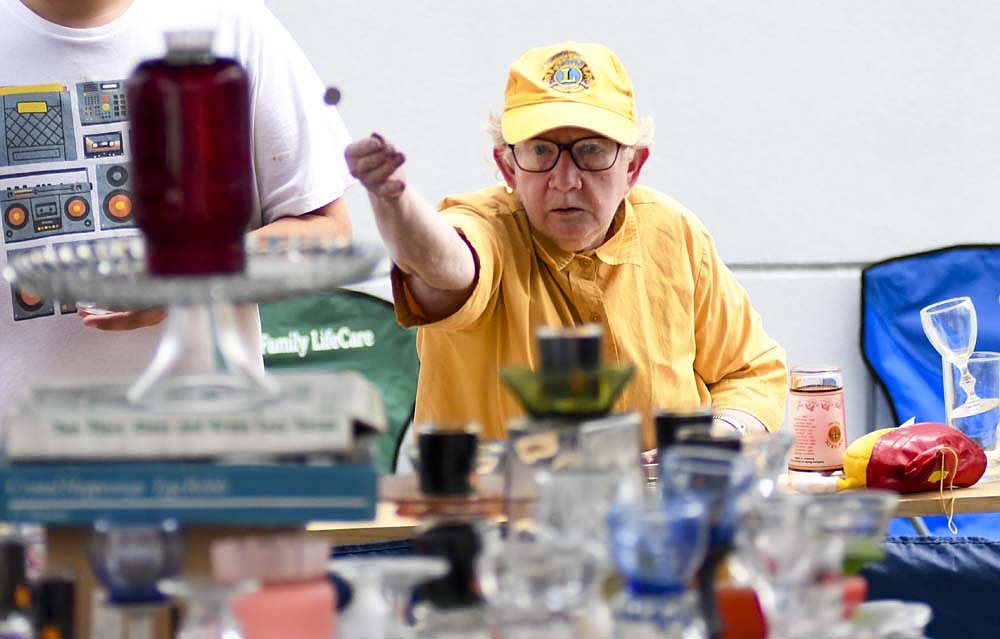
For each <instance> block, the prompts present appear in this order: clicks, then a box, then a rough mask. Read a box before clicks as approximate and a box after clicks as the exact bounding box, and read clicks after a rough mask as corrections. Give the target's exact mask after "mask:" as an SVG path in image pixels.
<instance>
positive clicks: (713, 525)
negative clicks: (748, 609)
mask: <svg viewBox="0 0 1000 639" xmlns="http://www.w3.org/2000/svg"><path fill="white" fill-rule="evenodd" d="M660 483H661V485H662V487H663V496H664V499H665V500H668V501H669V500H671V499H677V498H688V499H697V500H698V501H700V502H701V503H702V504H703V505H704V506H705V509H706V511H707V513H706V518H707V520H708V529H709V533H708V547H707V549H706V553H705V558H704V561H703V562H702V564H701V566H700V567H699V568H698V571H697V577H698V593H699V594H698V598H699V605H700V607H701V611H702V616H703V617H704V619H705V624H706V626H707V628H708V635H709V637H710V638H711V639H717V638H719V637H722V634H723V627H722V619H721V618H720V617H719V614H718V610H717V609H716V606H715V574H716V572H717V571H718V567H719V565H720V564H721V563H722V562H723V561H724V560H725V558H726V556H727V555H728V554H729V553H730V552H731V551H732V548H733V541H734V538H735V535H736V529H737V527H738V526H739V523H740V519H741V517H742V514H743V512H744V511H745V509H746V504H747V503H748V501H749V498H750V496H751V494H752V493H753V491H754V490H755V479H754V465H753V462H752V461H751V460H750V459H749V458H748V457H746V456H744V455H741V454H740V453H739V452H738V451H735V450H726V449H724V448H721V447H709V446H696V445H687V444H681V445H678V446H674V447H672V448H670V449H669V450H667V452H666V454H665V455H664V456H663V457H662V458H660Z"/></svg>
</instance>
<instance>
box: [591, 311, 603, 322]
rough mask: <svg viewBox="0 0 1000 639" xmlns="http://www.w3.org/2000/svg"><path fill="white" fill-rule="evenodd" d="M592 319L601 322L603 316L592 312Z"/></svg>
mask: <svg viewBox="0 0 1000 639" xmlns="http://www.w3.org/2000/svg"><path fill="white" fill-rule="evenodd" d="M590 321H591V322H600V321H601V316H600V315H598V314H597V313H591V314H590Z"/></svg>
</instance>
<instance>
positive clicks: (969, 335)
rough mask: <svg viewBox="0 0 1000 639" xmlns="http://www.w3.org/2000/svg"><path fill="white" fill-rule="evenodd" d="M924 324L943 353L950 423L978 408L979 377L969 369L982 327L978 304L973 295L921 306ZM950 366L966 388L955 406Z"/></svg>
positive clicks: (961, 384)
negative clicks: (977, 316) (954, 369)
mask: <svg viewBox="0 0 1000 639" xmlns="http://www.w3.org/2000/svg"><path fill="white" fill-rule="evenodd" d="M920 324H921V326H923V329H924V334H925V335H926V336H927V339H928V340H930V343H931V345H932V346H934V350H936V351H937V352H938V354H940V355H941V359H942V371H943V376H944V386H945V408H946V409H947V411H948V412H947V414H948V423H949V424H950V423H951V421H952V414H953V413H954V412H960V411H964V412H966V413H968V414H973V413H975V412H977V411H978V408H979V403H980V402H979V397H978V396H977V395H976V380H975V378H974V377H973V376H972V374H971V373H970V372H969V368H968V361H969V356H970V355H971V354H972V351H973V350H975V347H976V334H977V330H978V325H977V320H976V307H975V306H974V305H973V304H972V299H971V298H969V297H954V298H951V299H947V300H944V301H941V302H936V303H934V304H931V305H929V306H925V307H924V308H922V309H920ZM950 365H954V366H956V367H957V368H958V370H959V385H960V386H961V388H962V390H963V391H965V395H966V399H965V402H964V403H963V404H962V405H961V406H959V407H958V408H956V409H953V408H952V404H953V399H952V395H953V394H954V388H953V387H952V385H951V383H950V381H951V371H950V370H949V367H950Z"/></svg>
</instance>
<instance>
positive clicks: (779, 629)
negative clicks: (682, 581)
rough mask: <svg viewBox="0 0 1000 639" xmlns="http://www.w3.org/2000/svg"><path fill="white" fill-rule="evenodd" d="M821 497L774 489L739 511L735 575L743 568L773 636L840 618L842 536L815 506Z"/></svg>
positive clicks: (812, 629)
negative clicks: (740, 523)
mask: <svg viewBox="0 0 1000 639" xmlns="http://www.w3.org/2000/svg"><path fill="white" fill-rule="evenodd" d="M825 497H827V496H825V495H824V496H822V497H816V496H807V495H801V494H795V493H783V492H776V493H774V494H772V495H770V496H768V497H764V498H756V499H754V500H753V501H752V505H751V506H750V507H749V508H748V510H747V512H746V514H745V515H744V518H743V524H742V526H741V528H740V531H739V534H738V539H737V549H738V550H737V558H738V561H737V562H735V563H736V567H735V569H734V573H735V574H736V575H737V576H738V577H740V573H741V572H742V571H745V572H746V574H745V575H742V578H743V579H746V580H747V581H749V582H750V583H751V584H752V585H753V586H754V588H755V589H756V591H757V593H758V597H759V599H760V602H761V607H762V609H763V612H764V615H765V617H766V619H767V625H768V627H769V628H770V629H771V631H772V633H773V635H774V636H780V637H786V636H788V637H793V636H794V637H798V636H803V637H805V636H816V635H817V633H818V632H819V630H820V629H825V628H828V627H831V626H832V625H834V624H837V623H839V622H841V621H842V617H843V610H844V605H843V601H844V590H843V587H844V583H843V581H842V580H841V579H840V577H841V576H842V566H843V562H844V553H845V549H846V542H847V535H845V534H842V533H841V532H840V529H839V527H838V526H833V525H827V524H828V521H827V520H826V518H825V517H824V512H827V510H826V508H824V509H823V510H822V511H821V510H817V509H816V507H815V504H817V503H819V502H820V501H822V499H823V498H825ZM823 503H825V504H828V505H830V506H833V509H832V510H831V511H830V512H831V514H832V512H833V511H835V510H836V508H835V506H834V504H833V502H832V501H826V502H823ZM831 523H832V522H831ZM838 523H839V522H838Z"/></svg>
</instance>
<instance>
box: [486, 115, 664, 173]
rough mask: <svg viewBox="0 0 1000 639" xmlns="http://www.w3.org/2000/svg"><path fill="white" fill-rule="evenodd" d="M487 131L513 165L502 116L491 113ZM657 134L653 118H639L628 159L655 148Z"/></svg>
mask: <svg viewBox="0 0 1000 639" xmlns="http://www.w3.org/2000/svg"><path fill="white" fill-rule="evenodd" d="M485 129H486V133H487V134H489V136H490V139H491V140H492V141H493V147H494V148H496V149H500V150H502V151H503V156H502V157H503V161H504V162H506V163H507V164H508V165H509V164H511V163H512V161H513V158H512V157H511V152H510V148H509V147H508V146H507V140H504V139H503V132H502V131H501V129H500V116H499V115H497V114H496V113H490V115H489V117H488V118H487V119H486V126H485ZM655 134H656V126H655V125H654V124H653V118H651V117H642V118H639V138H638V139H637V140H636V142H635V144H633V145H631V146H623V148H624V149H625V151H626V157H631V154H632V153H633V152H634V151H635V150H636V149H648V148H650V147H651V146H653V137H654V136H655Z"/></svg>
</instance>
